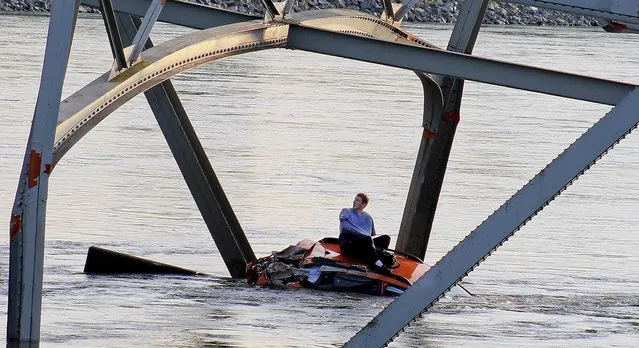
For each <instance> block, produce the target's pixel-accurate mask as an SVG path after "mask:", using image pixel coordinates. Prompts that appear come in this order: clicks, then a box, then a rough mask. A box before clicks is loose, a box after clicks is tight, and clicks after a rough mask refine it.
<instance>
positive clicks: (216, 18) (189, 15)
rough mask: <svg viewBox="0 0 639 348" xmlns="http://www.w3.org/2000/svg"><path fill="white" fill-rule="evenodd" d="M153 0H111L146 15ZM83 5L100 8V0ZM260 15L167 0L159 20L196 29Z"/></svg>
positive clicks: (119, 9) (116, 6) (85, 0)
mask: <svg viewBox="0 0 639 348" xmlns="http://www.w3.org/2000/svg"><path fill="white" fill-rule="evenodd" d="M152 1H153V0H111V2H112V4H113V10H114V11H116V12H122V13H127V14H130V15H134V16H138V17H144V15H145V14H146V11H147V10H148V9H149V6H151V2H152ZM81 2H82V4H83V5H86V6H90V7H94V8H98V7H99V0H81ZM261 18H262V17H260V16H253V15H247V14H244V13H239V12H234V11H228V10H222V9H217V8H213V7H209V6H204V5H199V4H195V3H191V2H186V1H175V0H174V1H167V3H166V5H165V6H164V8H163V9H162V13H160V15H159V16H158V21H160V22H165V23H171V24H176V25H181V26H185V27H189V28H194V29H208V28H212V27H216V26H220V25H226V24H232V23H238V22H245V21H250V20H255V19H261Z"/></svg>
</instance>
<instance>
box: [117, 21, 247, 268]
mask: <svg viewBox="0 0 639 348" xmlns="http://www.w3.org/2000/svg"><path fill="white" fill-rule="evenodd" d="M117 18H118V23H119V27H120V31H121V32H122V38H123V39H124V42H125V43H126V44H131V43H132V42H133V39H134V37H135V36H136V31H137V29H136V26H137V25H136V23H135V22H134V19H133V18H132V17H131V16H130V15H128V14H123V13H118V14H117ZM146 46H147V48H148V47H152V46H153V44H152V42H151V40H150V39H149V40H147V43H146ZM144 95H145V96H146V99H147V101H148V103H149V106H151V110H152V111H153V114H154V115H155V118H156V119H157V121H158V125H159V126H160V129H161V130H162V134H164V138H165V139H166V142H167V143H168V145H169V148H170V149H171V152H172V153H173V157H174V158H175V161H176V162H177V164H178V167H179V168H180V171H181V172H182V176H183V177H184V181H185V182H186V184H187V186H188V188H189V190H190V191H191V195H192V196H193V199H194V200H195V203H196V204H197V207H198V209H199V210H200V213H201V214H202V218H203V219H204V222H205V223H206V226H207V227H208V229H209V232H210V233H211V236H212V237H213V240H214V241H215V244H216V245H217V248H218V250H219V252H220V255H221V256H222V259H223V260H224V263H225V264H226V267H227V269H228V270H229V273H230V274H231V277H233V278H243V277H244V275H245V273H246V265H247V264H248V263H249V262H251V261H253V260H255V254H254V253H253V249H252V248H251V245H250V243H249V242H248V240H247V238H246V235H245V234H244V231H243V230H242V227H241V225H240V223H239V221H238V219H237V217H236V215H235V212H234V211H233V208H232V207H231V204H230V203H229V201H228V199H227V197H226V194H225V193H224V189H223V188H222V185H221V184H220V182H219V180H218V179H217V175H216V174H215V171H214V170H213V167H212V166H211V163H210V161H209V159H208V157H207V155H206V152H205V151H204V148H203V147H202V144H201V143H200V140H199V139H198V136H197V134H196V133H195V129H193V126H192V125H191V121H190V120H189V117H188V115H187V114H186V111H185V110H184V107H183V106H182V103H181V101H180V98H179V97H178V95H177V93H176V91H175V89H174V88H173V84H172V83H171V81H170V80H166V81H164V82H162V83H160V84H158V85H156V86H155V87H153V88H151V89H149V90H147V91H145V92H144Z"/></svg>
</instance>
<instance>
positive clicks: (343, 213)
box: [339, 208, 351, 220]
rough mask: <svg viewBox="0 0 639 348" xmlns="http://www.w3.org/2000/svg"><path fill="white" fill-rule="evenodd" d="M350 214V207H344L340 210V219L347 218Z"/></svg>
mask: <svg viewBox="0 0 639 348" xmlns="http://www.w3.org/2000/svg"><path fill="white" fill-rule="evenodd" d="M350 214H351V210H350V209H348V208H344V209H342V211H340V212H339V219H340V220H346V219H347V218H348V216H349V215H350Z"/></svg>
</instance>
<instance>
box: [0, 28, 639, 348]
mask: <svg viewBox="0 0 639 348" xmlns="http://www.w3.org/2000/svg"><path fill="white" fill-rule="evenodd" d="M47 20H48V19H47V18H46V17H24V16H11V15H2V16H0V28H3V29H2V35H1V36H0V47H2V49H0V72H1V73H2V76H3V77H2V79H1V80H0V87H1V88H2V90H3V91H5V93H0V107H1V109H2V112H1V113H0V122H1V124H2V125H3V129H5V131H4V132H3V135H2V137H0V166H1V167H2V168H3V169H4V170H2V171H0V179H1V182H2V185H0V211H5V212H6V214H7V215H6V216H8V214H9V211H10V210H11V205H12V203H13V198H14V194H15V187H16V181H17V178H18V170H19V167H20V164H21V162H22V156H23V154H24V146H25V143H26V138H27V135H28V129H29V121H30V120H31V116H32V114H33V108H34V104H35V98H36V94H37V87H38V79H39V73H40V69H41V61H42V53H43V49H44V42H45V41H44V40H45V38H46V25H47ZM451 28H452V27H451V26H439V25H433V26H423V25H422V26H410V30H411V31H412V32H414V33H416V34H417V35H418V36H420V37H422V38H424V39H426V40H428V41H430V42H433V43H435V44H437V45H439V46H445V44H446V42H447V39H448V37H449V35H450V30H451ZM183 32H186V31H185V30H183V29H179V28H177V29H176V28H174V27H172V26H168V25H158V26H156V28H154V33H153V37H154V41H155V42H156V43H159V42H161V41H164V40H165V39H167V38H169V37H172V36H176V35H179V34H180V33H183ZM25 33H29V34H28V35H26V34H25ZM638 43H639V37H636V36H628V35H623V36H622V35H611V34H608V33H604V32H602V31H599V30H596V29H593V28H588V29H584V28H579V29H571V28H514V27H489V28H485V29H483V30H482V33H481V34H480V37H479V39H478V42H477V48H476V50H475V53H476V54H478V55H481V56H486V57H492V58H497V59H501V60H509V61H515V62H519V63H524V64H529V65H536V66H543V67H548V68H552V69H557V70H567V71H572V72H576V73H580V74H587V75H593V76H597V77H602V78H607V79H618V80H622V81H626V82H631V83H636V81H638V80H639V79H637V73H636V71H637V70H636V67H637V64H638V63H639V58H637V55H636V54H634V50H635V49H636V47H637V44H638ZM610 52H614V53H615V54H614V57H613V58H606V59H603V57H610ZM109 57H110V51H109V46H108V42H107V39H106V37H105V35H104V32H103V30H102V22H101V19H99V18H83V19H80V20H79V21H78V29H77V30H76V39H75V41H74V46H73V53H72V57H71V61H70V64H69V69H68V73H67V79H66V82H65V88H64V95H65V96H67V95H70V94H71V93H72V92H74V91H76V90H77V89H79V88H81V87H83V86H84V85H86V84H87V83H88V82H90V81H91V80H92V79H94V78H95V77H97V76H99V75H100V74H101V73H102V72H104V71H106V70H107V69H108V67H109V66H110V64H111V60H110V58H109ZM173 82H174V85H175V87H176V89H177V90H178V91H179V93H180V96H181V98H182V101H183V103H184V107H185V109H186V110H187V112H188V113H189V115H190V117H191V120H192V122H193V125H194V127H195V129H196V130H197V132H198V134H199V136H200V139H201V140H202V143H203V146H204V147H205V149H206V151H207V154H208V156H209V158H210V160H211V162H212V164H213V167H214V168H215V170H216V173H217V174H218V176H219V178H220V181H221V183H222V185H223V186H224V188H225V190H226V193H227V195H228V197H229V200H230V202H231V204H232V205H233V207H234V209H235V211H236V214H237V216H238V219H239V220H240V222H241V223H242V226H243V228H244V230H245V232H246V234H247V238H248V239H249V241H250V242H251V244H252V246H253V249H254V251H255V253H256V255H258V256H261V255H266V254H268V253H270V252H271V251H272V250H281V249H282V248H283V247H285V246H287V245H289V244H292V243H295V242H297V241H298V240H300V239H304V238H312V239H319V238H322V237H324V236H331V235H333V236H334V235H336V233H337V231H336V230H337V225H338V223H337V214H338V212H339V210H340V208H342V207H344V206H347V205H349V204H350V199H351V197H352V196H353V193H355V192H359V191H365V192H368V193H369V194H370V195H371V197H372V200H371V204H370V205H369V208H368V210H369V211H370V212H371V214H372V215H373V216H374V217H375V224H376V228H377V229H378V230H379V231H380V232H383V233H387V234H390V235H391V236H392V237H393V238H396V236H397V229H398V227H399V224H400V221H401V216H402V212H403V204H404V201H405V199H406V195H407V189H408V185H409V182H410V178H411V174H412V169H413V165H414V159H415V155H416V153H417V148H418V144H419V140H420V136H421V122H422V114H421V112H422V91H421V89H420V88H421V87H420V83H419V81H418V79H417V78H416V76H415V75H414V74H413V73H411V72H405V71H401V70H398V69H391V68H386V67H379V66H375V65H371V64H365V63H358V62H352V61H348V60H344V59H338V58H331V57H325V56H318V55H312V54H308V53H304V52H299V51H286V50H273V51H267V52H259V53H253V54H249V55H246V56H242V57H234V58H230V59H225V60H223V61H220V62H218V63H215V64H209V65H206V66H202V67H199V68H197V69H193V70H190V71H188V72H186V73H184V74H182V75H180V76H178V77H176V78H175V79H174V81H173ZM609 109H610V108H609V107H607V106H602V105H596V104H592V103H583V102H578V101H572V100H564V99H562V98H557V97H550V96H543V95H538V94H534V93H528V92H522V91H514V90H509V89H504V88H499V87H494V86H486V85H482V84H478V83H472V82H470V83H467V84H466V86H465V88H464V102H463V107H462V112H461V123H460V125H459V128H458V131H457V135H456V140H455V145H454V146H453V150H452V153H451V161H450V163H449V165H448V172H447V176H446V180H445V183H444V187H443V189H442V196H441V198H440V201H439V209H438V211H437V217H436V221H435V225H434V228H433V233H432V237H431V241H430V244H429V253H428V254H427V255H426V260H427V262H429V263H434V262H436V261H437V260H438V259H439V258H440V257H441V256H442V255H444V254H445V253H446V252H447V251H448V250H449V249H450V248H451V247H452V246H453V245H455V244H456V243H457V242H458V241H459V240H461V239H462V238H463V237H464V236H465V235H466V234H467V233H468V232H469V231H471V230H472V229H473V228H475V227H476V226H477V225H478V224H479V223H481V221H483V219H485V218H486V217H487V216H488V215H489V214H490V213H492V212H493V211H494V210H495V209H497V207H499V205H500V204H501V203H502V202H503V201H504V200H506V199H508V198H509V197H510V196H511V195H512V194H513V193H515V192H516V190H517V189H519V188H520V187H521V186H523V185H524V184H525V183H526V182H527V181H528V180H529V179H530V178H531V177H532V176H533V175H534V174H536V173H537V171H539V170H540V169H541V168H543V166H544V165H545V164H546V163H548V162H549V161H550V160H552V159H553V158H554V157H555V156H557V154H559V153H560V152H561V151H562V150H563V149H564V148H565V147H567V146H568V145H569V144H570V143H572V142H573V141H574V139H576V138H577V137H578V136H579V135H580V134H581V133H583V132H584V131H585V130H586V129H587V128H588V127H589V126H590V125H591V124H592V123H593V122H595V121H596V120H598V119H599V118H600V117H601V116H603V114H604V113H605V112H607V111H608V110H609ZM637 173H639V140H638V138H637V136H636V135H635V134H632V135H631V136H629V137H628V138H627V139H626V140H624V141H623V142H622V143H621V144H619V145H618V146H617V147H616V148H615V150H614V151H612V152H611V153H610V154H609V155H607V156H606V157H605V158H604V159H603V160H602V161H601V162H600V163H599V164H597V165H596V166H595V167H594V168H593V169H592V170H590V171H589V172H588V174H587V175H585V176H583V177H582V178H580V179H579V180H578V181H577V182H576V183H575V184H574V185H572V186H571V187H570V188H569V190H568V191H567V192H566V193H564V194H562V196H561V197H560V198H559V199H557V200H556V201H555V202H553V204H551V205H550V206H549V207H547V208H546V209H545V210H544V211H543V212H542V213H541V214H539V216H538V217H537V218H535V219H534V220H533V221H531V222H530V223H529V224H528V225H526V226H525V227H524V228H523V229H522V230H521V231H520V232H518V233H517V234H516V235H515V236H514V237H513V238H511V239H510V240H509V242H508V243H506V244H505V245H504V246H503V247H501V248H500V249H499V250H498V251H497V252H496V253H495V254H494V255H493V256H492V257H490V258H489V259H488V260H487V261H485V262H484V263H482V264H481V266H480V267H479V268H478V269H477V270H475V271H474V272H473V273H471V274H470V276H469V277H467V278H466V280H465V286H466V288H468V289H469V290H470V291H471V292H473V293H475V294H476V295H477V296H476V297H449V298H446V299H444V300H443V301H441V302H440V303H438V304H437V305H436V306H435V307H433V309H432V311H429V313H428V314H426V315H425V316H424V317H423V318H420V319H418V320H417V321H416V322H415V323H414V324H413V325H412V326H411V327H410V328H408V329H407V331H406V332H405V333H404V334H403V335H401V336H400V337H399V338H398V339H397V340H396V341H395V342H394V343H393V344H392V346H397V347H405V346H407V347H443V346H471V345H472V346H476V345H478V344H479V345H486V346H533V345H535V346H537V345H540V344H541V345H547V346H570V347H572V346H613V345H616V346H637V345H639V332H638V330H639V322H638V320H637V319H636V318H638V317H639V303H638V302H637V298H639V296H637V295H638V293H639V286H638V285H637V284H639V278H638V276H637V273H636V272H635V271H634V270H635V267H636V265H637V261H638V260H639V254H638V253H637V252H636V250H635V247H634V246H635V244H636V237H637V233H639V230H638V229H637V226H639V220H638V219H639V218H638V217H637V214H636V211H637V208H638V204H637V199H636V197H637V195H639V183H637V180H635V178H636V176H637ZM4 243H5V244H4V248H0V254H1V256H2V257H1V258H0V260H4V261H3V262H0V271H1V272H2V274H3V276H2V277H0V282H3V286H2V288H1V290H0V291H1V293H0V295H1V296H0V298H2V299H3V301H6V293H7V287H6V282H7V273H8V260H9V256H8V241H5V242H4ZM90 245H99V246H102V247H105V248H109V249H113V250H117V251H121V252H126V253H131V254H134V255H138V256H142V257H147V258H150V259H154V260H158V261H161V262H167V263H171V264H175V265H179V266H182V267H186V268H190V269H195V270H198V271H201V272H204V273H207V274H211V275H212V276H201V277H171V276H161V277H139V276H119V277H105V276H87V275H84V274H83V273H82V269H83V266H84V259H85V257H86V252H87V249H88V247H89V246H90ZM227 277H228V272H227V270H226V269H225V267H224V263H223V262H222V260H221V257H220V255H219V252H218V251H217V249H216V247H215V245H214V243H213V241H212V239H211V237H210V234H209V232H208V230H207V229H206V226H205V225H204V223H203V222H202V219H201V217H200V214H199V212H198V211H197V208H196V207H195V204H194V203H193V200H192V198H191V197H190V195H189V192H188V189H187V188H186V185H185V184H184V182H183V180H182V178H181V175H180V173H179V170H178V169H177V166H176V165H175V161H174V159H173V158H172V156H171V154H170V151H169V150H168V147H167V146H166V142H165V141H164V139H163V138H162V135H161V133H160V131H159V129H158V127H157V124H156V123H155V120H154V118H153V115H152V114H151V112H150V110H149V108H148V106H147V105H146V104H145V100H144V98H143V97H136V98H134V99H133V100H132V101H131V102H129V103H127V104H126V105H125V106H123V107H122V108H121V109H120V110H118V111H116V112H115V113H114V114H113V115H111V116H109V117H108V118H107V119H106V120H105V121H104V122H102V123H101V124H100V125H99V126H97V127H96V128H95V129H94V130H93V131H91V132H90V133H89V134H88V135H87V136H86V137H85V138H84V139H83V140H82V141H80V143H78V144H77V146H75V147H74V148H73V149H72V150H71V151H69V153H68V154H67V155H66V156H65V157H64V158H63V159H62V160H61V161H60V164H59V166H58V167H56V169H55V175H53V176H52V178H51V181H50V195H49V202H48V214H47V242H46V256H45V286H44V297H43V313H42V345H43V346H46V347H58V346H59V347H73V346H77V347H86V346H91V347H113V346H156V347H194V346H200V347H213V346H229V347H281V346H303V347H308V346H314V347H333V346H339V345H341V344H342V343H343V342H345V341H346V340H347V339H348V338H349V337H351V336H352V335H353V334H355V333H356V332H357V331H358V330H359V329H360V328H361V327H362V326H364V325H365V324H366V323H367V322H368V321H369V320H370V319H371V318H373V317H374V316H375V315H376V314H377V313H378V312H379V311H380V310H381V309H382V308H383V307H384V306H386V305H387V304H388V303H389V302H390V301H391V300H392V299H391V298H383V297H371V296H363V295H357V294H341V293H330V292H319V291H295V290H286V291H282V290H270V289H260V288H254V287H250V286H248V285H246V284H245V283H244V282H243V281H236V280H230V279H228V278H227ZM0 311H2V313H3V315H6V302H3V303H0ZM0 335H4V330H0Z"/></svg>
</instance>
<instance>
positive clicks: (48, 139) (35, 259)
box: [7, 0, 80, 344]
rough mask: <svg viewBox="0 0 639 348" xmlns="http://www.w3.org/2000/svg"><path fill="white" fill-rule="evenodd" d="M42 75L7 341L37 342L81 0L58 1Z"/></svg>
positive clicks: (14, 230) (17, 220)
mask: <svg viewBox="0 0 639 348" xmlns="http://www.w3.org/2000/svg"><path fill="white" fill-rule="evenodd" d="M51 6H52V7H51V19H50V20H49V33H48V39H47V44H46V49H45V54H44V63H43V67H42V77H41V79H40V90H39V92H38V99H37V102H36V108H35V112H34V115H33V121H32V123H31V131H30V133H29V140H28V143H27V148H26V153H25V156H24V162H23V165H22V171H21V173H20V179H19V182H18V189H17V192H16V198H15V201H14V204H13V210H12V212H11V222H10V227H9V235H10V260H9V303H8V313H7V342H8V343H12V344H14V343H19V342H38V341H39V340H40V315H41V308H42V278H43V266H44V227H45V221H46V220H45V215H46V207H47V191H48V186H49V185H48V182H49V174H50V173H51V162H52V160H53V139H54V137H55V129H56V124H57V120H58V113H59V111H60V99H61V96H62V86H63V84H64V75H65V73H66V70H67V63H68V60H69V52H70V50H71V42H72V41H73V32H74V30H75V22H76V18H77V13H78V8H79V6H80V1H79V0H75V1H53V2H52V4H51Z"/></svg>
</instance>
